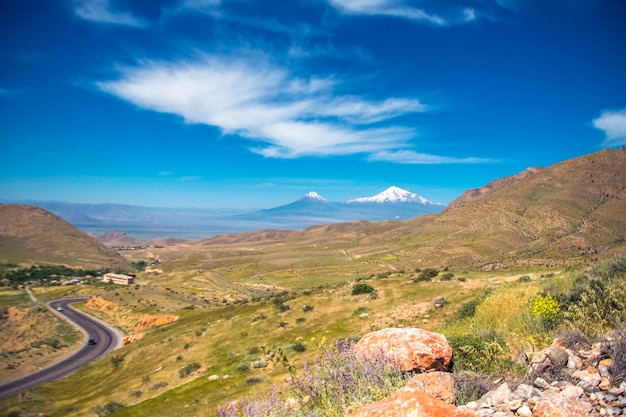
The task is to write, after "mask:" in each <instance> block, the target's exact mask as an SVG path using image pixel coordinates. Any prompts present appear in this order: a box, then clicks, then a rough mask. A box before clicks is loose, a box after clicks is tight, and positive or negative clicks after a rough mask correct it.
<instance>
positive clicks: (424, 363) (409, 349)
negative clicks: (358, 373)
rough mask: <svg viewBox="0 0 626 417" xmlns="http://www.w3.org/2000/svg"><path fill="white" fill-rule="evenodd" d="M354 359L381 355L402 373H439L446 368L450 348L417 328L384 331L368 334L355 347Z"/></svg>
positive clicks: (442, 339) (440, 338)
mask: <svg viewBox="0 0 626 417" xmlns="http://www.w3.org/2000/svg"><path fill="white" fill-rule="evenodd" d="M354 351H355V353H356V354H357V355H363V356H365V357H370V358H376V357H377V356H378V355H381V354H382V355H384V356H385V357H387V358H388V359H389V360H391V361H394V362H396V363H398V364H399V365H400V368H401V369H402V371H404V372H412V371H422V372H423V371H431V370H436V371H442V370H446V369H448V368H449V367H450V364H451V361H452V348H451V347H450V345H449V344H448V340H447V339H446V337H445V336H444V335H442V334H439V333H433V332H429V331H427V330H423V329H418V328H402V329H399V328H387V329H383V330H379V331H376V332H372V333H368V334H367V335H365V336H364V337H363V338H362V339H361V340H360V341H359V342H358V343H357V344H356V345H354Z"/></svg>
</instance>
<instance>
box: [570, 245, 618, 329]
mask: <svg viewBox="0 0 626 417" xmlns="http://www.w3.org/2000/svg"><path fill="white" fill-rule="evenodd" d="M561 302H562V310H563V317H564V319H565V321H566V322H567V323H568V324H569V325H570V327H573V328H578V329H580V330H581V331H582V332H583V333H585V334H586V335H588V336H590V337H592V338H597V337H600V336H601V335H603V334H605V333H606V332H608V331H609V330H611V329H616V328H618V327H620V323H623V322H625V321H626V256H618V257H615V258H613V259H610V260H607V261H604V262H600V263H597V264H595V265H592V266H591V267H590V268H589V270H588V271H587V272H586V273H583V274H579V275H578V276H577V277H576V278H575V280H574V286H573V287H572V288H571V289H570V290H569V292H568V293H567V294H565V295H564V296H562V297H561Z"/></svg>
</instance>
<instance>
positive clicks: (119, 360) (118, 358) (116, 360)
mask: <svg viewBox="0 0 626 417" xmlns="http://www.w3.org/2000/svg"><path fill="white" fill-rule="evenodd" d="M123 363H124V355H115V356H113V357H111V365H112V366H113V369H117V368H119V367H120V366H122V364H123Z"/></svg>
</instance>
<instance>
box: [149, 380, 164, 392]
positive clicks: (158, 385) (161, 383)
mask: <svg viewBox="0 0 626 417" xmlns="http://www.w3.org/2000/svg"><path fill="white" fill-rule="evenodd" d="M167 385H168V383H167V382H165V381H161V382H157V383H156V384H154V385H152V387H151V388H150V389H151V390H153V391H154V390H158V389H159V388H165V387H167Z"/></svg>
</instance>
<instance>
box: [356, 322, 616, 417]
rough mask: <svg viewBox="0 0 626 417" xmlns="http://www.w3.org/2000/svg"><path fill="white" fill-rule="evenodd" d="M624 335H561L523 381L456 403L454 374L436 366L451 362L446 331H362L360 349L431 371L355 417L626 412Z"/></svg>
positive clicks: (598, 416)
mask: <svg viewBox="0 0 626 417" xmlns="http://www.w3.org/2000/svg"><path fill="white" fill-rule="evenodd" d="M625 341H626V334H618V335H608V336H606V337H605V338H603V340H602V341H601V342H599V343H597V344H595V345H593V346H592V345H591V344H589V342H587V341H586V340H585V339H584V337H583V336H582V335H578V336H576V337H572V336H571V335H570V337H569V338H562V339H556V340H555V341H554V342H553V344H552V345H551V346H550V347H547V348H545V349H543V350H541V351H539V352H537V353H536V354H535V355H533V357H532V358H531V360H530V364H529V367H528V372H527V374H526V376H525V378H524V380H523V381H517V382H510V381H507V382H502V383H501V384H500V385H499V386H497V387H496V388H495V389H493V390H491V391H489V392H487V393H485V394H484V395H483V396H482V397H481V398H480V399H478V400H476V401H472V402H469V403H467V404H465V405H460V406H458V407H457V406H455V405H454V404H455V402H456V398H457V393H456V391H455V383H454V378H453V376H452V374H451V373H448V372H441V371H438V370H436V369H437V368H439V367H440V366H443V365H444V364H446V365H445V367H447V366H449V359H446V358H448V348H449V346H447V341H446V340H445V337H443V336H442V335H438V334H437V333H431V332H427V331H424V330H421V329H384V330H380V331H378V332H374V333H370V334H368V335H366V336H365V337H363V339H361V341H360V342H358V343H357V344H356V345H355V350H356V351H357V352H359V353H360V354H366V355H376V354H378V355H380V354H381V353H382V354H384V355H385V356H387V357H388V358H390V359H394V360H398V362H399V363H401V364H402V368H403V369H405V371H406V372H414V371H415V370H420V371H425V373H421V374H418V375H416V376H414V377H412V378H410V379H408V380H407V383H406V386H405V387H403V388H401V389H399V390H398V391H396V392H395V393H394V394H393V395H391V396H389V397H387V398H384V399H382V400H380V401H377V402H375V403H372V404H369V405H367V406H365V407H363V408H362V409H360V410H358V411H355V412H353V413H352V414H350V415H349V417H392V416H393V417H438V416H442V417H443V416H452V417H466V416H476V417H487V416H493V417H586V416H592V417H603V416H624V415H626V381H624V379H625V377H626V374H625V372H624V369H626V363H621V362H626V354H624V353H623V352H622V351H623V350H624V349H623V345H624V343H625ZM444 342H445V343H444ZM444 345H445V346H447V348H446V347H445V346H444ZM611 352H613V353H611ZM616 352H617V355H615V353H616ZM620 352H621V353H620ZM450 355H451V349H450ZM611 356H613V357H616V358H618V359H617V362H620V363H619V364H618V363H615V362H614V360H613V359H611V358H610V357H611ZM622 359H624V360H622Z"/></svg>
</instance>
